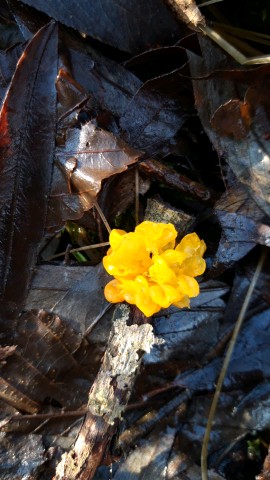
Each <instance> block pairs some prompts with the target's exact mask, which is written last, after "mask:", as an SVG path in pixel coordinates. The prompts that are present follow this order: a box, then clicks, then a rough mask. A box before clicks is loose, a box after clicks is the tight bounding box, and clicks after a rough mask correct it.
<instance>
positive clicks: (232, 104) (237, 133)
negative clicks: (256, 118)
mask: <svg viewBox="0 0 270 480" xmlns="http://www.w3.org/2000/svg"><path fill="white" fill-rule="evenodd" d="M211 125H212V127H213V128H214V129H215V130H216V132H217V133H219V134H220V135H224V136H228V137H232V138H234V139H235V140H243V139H245V138H246V137H247V134H248V133H249V131H250V126H251V116H250V108H249V105H248V103H246V102H242V101H241V100H236V99H234V100H229V101H228V102H227V103H225V104H224V105H221V106H220V107H219V108H218V109H217V110H216V111H215V113H214V115H213V117H212V118H211Z"/></svg>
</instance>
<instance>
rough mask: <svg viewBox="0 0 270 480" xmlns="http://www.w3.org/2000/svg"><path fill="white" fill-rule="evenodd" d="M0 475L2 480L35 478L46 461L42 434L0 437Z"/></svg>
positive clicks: (28, 479) (2, 435)
mask: <svg viewBox="0 0 270 480" xmlns="http://www.w3.org/2000/svg"><path fill="white" fill-rule="evenodd" d="M0 438H1V439H0V456H1V465H0V476H1V479H2V480H10V478H12V479H13V480H20V479H22V478H24V479H25V480H30V479H31V480H37V479H38V477H39V476H40V471H41V470H42V467H43V465H44V464H45V462H46V456H45V455H44V452H45V447H44V444H43V439H42V435H34V434H28V435H25V434H24V435H18V434H16V433H15V434H14V435H10V434H1V437H0Z"/></svg>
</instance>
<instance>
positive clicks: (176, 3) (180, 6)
mask: <svg viewBox="0 0 270 480" xmlns="http://www.w3.org/2000/svg"><path fill="white" fill-rule="evenodd" d="M165 3H167V5H168V6H169V7H170V8H171V9H172V10H173V12H174V13H175V15H176V17H177V18H178V19H179V20H180V21H182V22H184V23H185V24H186V25H187V26H188V27H190V28H192V29H193V30H197V31H199V30H201V27H202V26H204V25H205V18H204V16H203V15H202V14H201V12H200V10H199V9H198V7H197V5H196V2H195V1H194V0H165Z"/></svg>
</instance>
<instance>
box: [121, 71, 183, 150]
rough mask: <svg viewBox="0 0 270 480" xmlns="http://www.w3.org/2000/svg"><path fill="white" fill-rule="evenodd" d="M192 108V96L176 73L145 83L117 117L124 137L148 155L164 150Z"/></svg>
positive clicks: (171, 141)
mask: <svg viewBox="0 0 270 480" xmlns="http://www.w3.org/2000/svg"><path fill="white" fill-rule="evenodd" d="M191 111H192V102H191V97H190V96H189V91H188V88H187V86H186V85H185V86H183V85H182V83H181V81H180V78H179V76H178V75H177V73H174V72H172V73H169V74H167V75H164V76H161V77H158V78H155V79H152V80H149V81H147V82H145V83H144V84H143V85H142V86H141V87H140V88H139V89H138V91H137V92H136V94H135V95H134V96H133V98H132V100H131V101H130V102H129V104H128V105H127V108H126V109H125V110H124V111H123V113H122V115H121V117H120V126H121V128H122V130H123V132H124V133H125V139H126V141H127V142H128V143H130V144H131V145H133V146H134V147H136V148H140V149H142V150H144V151H146V152H147V153H148V154H149V155H154V154H157V153H163V154H164V153H166V152H167V150H166V147H168V145H170V143H173V140H174V137H175V136H176V134H177V132H178V131H179V130H180V129H181V127H182V126H183V124H184V123H185V121H186V120H187V118H188V116H189V115H190V113H191Z"/></svg>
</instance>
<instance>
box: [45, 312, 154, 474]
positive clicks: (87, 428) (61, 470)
mask: <svg viewBox="0 0 270 480" xmlns="http://www.w3.org/2000/svg"><path fill="white" fill-rule="evenodd" d="M145 321H146V318H145V317H144V315H143V314H142V313H141V312H139V310H138V309H137V308H136V309H132V311H130V308H129V307H128V306H127V305H124V304H121V305H119V306H118V307H117V308H116V311H115V316H114V321H113V327H112V331H111V334H110V338H109V342H108V346H107V350H106V352H105V354H104V358H103V361H102V365H101V368H100V371H99V373H98V375H97V377H96V379H95V382H94V384H93V385H92V388H91V390H90V393H89V400H88V413H87V415H86V419H85V422H84V424H83V426H82V428H81V431H80V433H79V436H78V438H77V440H76V442H75V444H74V447H73V449H72V450H71V451H69V452H68V453H65V454H64V455H63V456H62V460H61V462H60V463H59V465H58V466H57V469H56V476H55V477H54V479H55V480H67V479H68V480H75V479H76V480H91V479H92V478H93V476H94V474H95V471H96V469H97V467H98V466H99V465H100V462H101V460H102V458H103V456H104V454H105V452H106V449H107V446H108V444H109V443H110V441H111V438H112V436H113V434H114V432H115V429H116V427H117V425H118V423H119V421H120V420H121V418H122V414H123V412H124V410H125V408H126V405H127V402H128V399H129V397H130V394H131V391H132V388H133V384H134V381H135V378H136V372H137V370H138V368H139V366H140V363H141V358H142V353H143V352H147V351H150V348H151V346H152V345H153V344H154V335H153V332H152V326H151V325H150V324H149V323H145Z"/></svg>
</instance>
